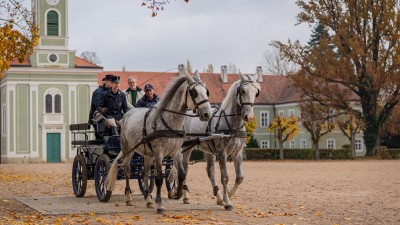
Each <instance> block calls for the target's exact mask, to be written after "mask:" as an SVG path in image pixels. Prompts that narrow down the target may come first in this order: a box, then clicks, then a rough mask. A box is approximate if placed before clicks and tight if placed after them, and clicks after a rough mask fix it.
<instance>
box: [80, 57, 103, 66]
mask: <svg viewBox="0 0 400 225" xmlns="http://www.w3.org/2000/svg"><path fill="white" fill-rule="evenodd" d="M75 67H76V68H99V69H100V68H101V69H102V68H103V67H101V66H98V65H96V64H94V63H91V62H89V61H87V60H85V59H82V58H80V57H78V56H75Z"/></svg>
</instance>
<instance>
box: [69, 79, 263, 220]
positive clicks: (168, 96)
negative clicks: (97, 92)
mask: <svg viewBox="0 0 400 225" xmlns="http://www.w3.org/2000/svg"><path fill="white" fill-rule="evenodd" d="M164 93H165V95H164V96H163V99H162V100H161V101H160V102H159V103H158V104H157V106H156V107H153V108H151V109H149V110H148V109H144V108H137V109H135V110H130V111H128V112H127V113H126V114H125V115H124V117H123V120H122V125H121V131H122V132H121V136H118V135H114V136H113V135H109V136H107V137H105V138H103V140H100V141H103V142H101V144H100V141H97V140H94V141H92V140H89V137H88V134H89V132H90V131H89V129H90V125H88V124H73V125H71V126H70V130H71V131H72V132H73V134H74V140H73V142H72V143H73V145H74V146H75V147H76V146H77V156H76V158H75V160H74V164H73V169H72V171H73V172H72V180H73V187H74V192H75V195H77V196H78V197H81V196H83V195H84V193H85V191H86V182H87V180H88V179H89V178H92V179H94V180H95V186H96V193H97V196H98V198H99V200H100V201H104V202H106V201H108V200H109V198H110V197H111V193H112V191H113V190H114V189H115V183H116V180H117V179H122V177H125V179H126V186H125V195H126V197H127V200H126V204H127V205H133V203H132V196H131V189H130V186H129V179H131V178H136V179H138V181H139V187H140V189H141V190H142V193H143V194H144V197H145V200H146V205H147V207H148V208H155V204H154V203H156V205H157V206H156V208H157V213H160V214H162V213H164V212H165V208H164V206H163V201H162V198H161V186H162V184H163V180H164V179H165V181H166V184H167V189H168V192H169V193H168V197H170V196H171V198H174V199H179V198H181V197H182V196H183V197H184V198H183V200H184V203H188V202H189V198H190V197H189V194H188V187H187V185H186V180H185V178H186V173H187V171H188V167H187V163H188V159H189V158H188V156H190V153H191V151H192V150H193V147H194V146H199V148H200V150H202V151H203V152H205V153H207V173H208V176H209V178H210V181H211V185H212V187H213V191H214V195H215V196H217V204H221V205H224V207H225V210H233V204H232V203H231V202H230V200H229V197H230V196H232V195H234V194H235V192H236V190H237V188H238V187H239V185H240V184H241V183H242V181H243V175H242V150H243V148H244V140H245V138H246V137H247V134H246V132H245V130H244V125H243V121H247V122H249V121H251V120H252V119H253V118H254V113H253V106H254V98H255V97H257V96H258V95H259V93H260V85H259V84H258V82H257V77H255V76H254V75H248V74H246V75H242V74H241V73H240V79H239V80H238V81H236V82H235V83H233V84H232V86H231V87H230V88H229V90H228V94H227V96H226V97H225V99H224V100H223V102H222V103H221V107H220V108H219V109H218V110H217V111H215V112H214V113H212V112H211V111H212V110H211V105H210V104H209V102H208V95H209V92H208V90H207V88H206V87H205V86H204V85H203V82H202V81H201V80H200V76H199V74H198V73H197V71H196V73H195V76H193V77H192V76H190V75H188V74H186V76H185V77H180V78H178V79H176V80H175V81H173V82H172V83H171V84H170V86H169V87H168V89H166V91H165V92H164ZM188 109H191V110H193V113H194V114H195V116H196V117H199V119H200V120H197V119H196V120H192V122H193V123H191V122H190V120H187V119H186V120H185V118H191V115H189V114H187V113H186V111H187V110H188ZM185 121H187V122H188V123H185ZM205 121H208V122H205ZM190 124H192V125H190ZM185 125H188V126H189V127H187V126H185ZM182 128H184V129H183V130H181V129H182ZM204 131H206V133H204ZM188 132H193V133H188ZM213 132H214V133H213ZM190 134H192V135H190ZM76 135H81V136H82V135H83V136H84V140H77V139H76ZM187 136H197V137H195V138H190V137H189V139H188V137H187ZM210 139H217V140H216V141H214V140H211V141H208V140H210ZM185 146H186V147H188V150H189V151H187V152H186V154H183V156H182V154H179V150H180V148H181V147H185ZM136 152H138V153H140V154H142V155H143V156H145V157H146V158H143V157H142V158H141V160H139V161H136V159H140V155H138V154H137V153H136ZM228 154H230V155H231V156H232V158H233V161H234V165H235V172H236V180H235V184H234V187H233V188H232V189H231V190H228V187H227V184H228V175H227V173H226V160H227V155H228ZM135 155H136V156H135ZM168 155H169V156H174V157H177V158H174V162H173V163H172V160H171V159H169V160H168V159H167V161H166V159H165V158H164V156H168ZM185 155H186V156H185ZM215 156H218V158H219V164H220V169H221V181H222V184H223V191H222V193H221V192H220V191H219V188H218V186H217V185H216V182H215V178H214V163H215ZM150 158H151V161H150V160H149V159H150ZM121 160H123V161H122V164H123V167H121ZM111 162H112V163H111ZM110 164H112V165H110ZM150 166H152V167H153V169H150ZM176 170H177V171H176ZM145 171H146V172H145ZM176 172H177V174H176ZM123 174H124V175H123ZM170 174H172V175H176V176H175V178H177V179H178V182H177V185H176V186H175V181H174V179H175V178H173V179H170V178H168V179H167V177H169V175H170ZM148 177H150V179H147V178H148ZM171 177H174V176H171ZM106 178H107V179H106ZM154 179H155V180H154ZM154 185H156V186H157V194H156V198H155V202H154V200H153V198H152V194H151V192H152V188H153V187H154ZM143 187H144V191H143ZM172 188H173V189H172ZM171 190H173V191H174V193H173V191H171ZM222 195H223V196H222Z"/></svg>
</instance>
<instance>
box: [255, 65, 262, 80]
mask: <svg viewBox="0 0 400 225" xmlns="http://www.w3.org/2000/svg"><path fill="white" fill-rule="evenodd" d="M256 71H257V72H256V73H257V75H258V82H259V83H262V82H263V71H262V67H261V66H257V69H256Z"/></svg>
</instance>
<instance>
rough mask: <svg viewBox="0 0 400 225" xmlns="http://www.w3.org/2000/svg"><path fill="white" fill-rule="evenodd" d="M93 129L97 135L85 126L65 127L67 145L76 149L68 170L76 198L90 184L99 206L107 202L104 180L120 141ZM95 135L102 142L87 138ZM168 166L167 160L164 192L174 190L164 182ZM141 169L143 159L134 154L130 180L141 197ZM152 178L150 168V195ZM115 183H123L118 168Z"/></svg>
mask: <svg viewBox="0 0 400 225" xmlns="http://www.w3.org/2000/svg"><path fill="white" fill-rule="evenodd" d="M96 126H97V129H96V130H97V131H94V130H92V129H91V124H89V123H81V124H71V125H70V126H69V129H70V131H71V132H72V141H71V144H72V147H73V148H76V156H75V158H74V162H73V166H72V187H73V190H74V194H75V196H76V197H83V196H85V193H86V188H87V181H88V180H94V183H95V190H96V195H97V198H98V199H99V201H101V202H108V201H109V199H110V198H111V194H112V193H111V192H110V191H107V189H106V176H107V171H108V170H109V168H110V165H111V163H112V162H113V161H114V159H115V158H116V156H117V155H118V153H119V151H120V140H119V138H120V137H119V135H112V134H111V132H110V131H108V130H107V129H105V127H104V126H102V125H101V123H96ZM101 127H103V128H101ZM96 132H97V136H99V137H102V138H101V139H94V140H92V139H91V138H90V137H91V136H92V135H91V134H95V133H96ZM172 164H173V160H172V159H171V158H170V157H166V158H165V159H164V160H163V176H164V178H165V183H166V188H167V190H168V191H170V190H172V189H174V188H175V187H176V185H175V182H169V181H168V179H167V177H168V175H169V173H170V170H171V167H172ZM143 165H144V158H143V156H141V155H139V154H138V153H135V154H134V155H133V156H132V158H131V163H130V169H131V173H130V174H131V175H130V179H136V180H137V181H138V185H139V189H140V191H141V192H142V193H144V183H143V182H144V181H143V176H144V174H143V172H144V169H143ZM154 174H155V171H154V168H153V167H152V168H151V170H150V174H149V175H150V179H149V181H148V182H149V188H150V191H152V190H153V188H154ZM117 179H118V180H121V179H125V177H124V173H123V168H122V167H121V166H120V168H119V169H118V176H117Z"/></svg>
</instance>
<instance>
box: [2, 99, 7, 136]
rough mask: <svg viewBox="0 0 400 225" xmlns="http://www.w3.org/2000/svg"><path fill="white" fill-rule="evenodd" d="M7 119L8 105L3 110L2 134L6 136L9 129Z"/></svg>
mask: <svg viewBox="0 0 400 225" xmlns="http://www.w3.org/2000/svg"><path fill="white" fill-rule="evenodd" d="M6 125H7V117H6V105H3V107H2V109H1V134H2V135H6V129H7V126H6Z"/></svg>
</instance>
